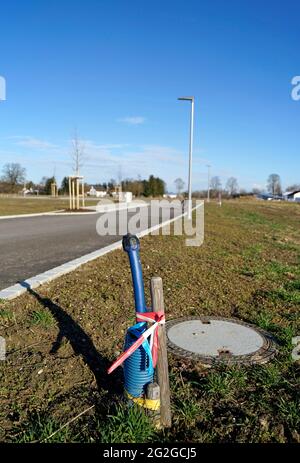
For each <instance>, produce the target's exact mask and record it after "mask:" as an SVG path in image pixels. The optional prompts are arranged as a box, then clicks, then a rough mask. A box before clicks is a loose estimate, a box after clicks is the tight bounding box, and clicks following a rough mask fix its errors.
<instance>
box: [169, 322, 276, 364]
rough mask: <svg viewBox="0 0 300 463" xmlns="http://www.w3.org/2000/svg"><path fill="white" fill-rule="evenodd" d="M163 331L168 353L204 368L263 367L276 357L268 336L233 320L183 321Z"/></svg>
mask: <svg viewBox="0 0 300 463" xmlns="http://www.w3.org/2000/svg"><path fill="white" fill-rule="evenodd" d="M166 328H167V338H168V347H169V350H170V351H171V352H173V353H174V354H176V355H179V356H181V357H185V358H189V359H194V360H198V361H200V362H201V363H203V364H204V365H212V364H213V363H224V362H225V363H230V364H233V363H243V364H249V363H266V362H267V361H269V360H270V359H271V358H273V357H274V355H275V354H276V348H275V342H274V339H273V338H272V336H271V335H270V334H268V333H267V332H265V331H263V330H261V329H259V328H257V327H254V326H253V325H249V324H247V323H244V322H241V321H240V320H236V319H229V318H223V317H184V318H180V319H177V320H170V321H168V322H167V323H166Z"/></svg>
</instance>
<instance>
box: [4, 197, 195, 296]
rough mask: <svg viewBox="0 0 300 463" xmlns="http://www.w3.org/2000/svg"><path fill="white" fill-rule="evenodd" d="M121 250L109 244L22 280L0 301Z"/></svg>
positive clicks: (158, 225)
mask: <svg viewBox="0 0 300 463" xmlns="http://www.w3.org/2000/svg"><path fill="white" fill-rule="evenodd" d="M201 205H202V204H199V205H198V206H195V207H194V208H193V209H192V210H193V211H194V210H195V209H197V208H198V207H200V206H201ZM186 215H187V213H186V212H185V213H184V214H181V215H179V216H177V217H174V218H173V219H170V220H166V221H165V222H163V223H161V224H157V225H154V226H153V227H150V228H148V229H147V230H143V231H141V232H140V233H137V236H138V237H139V238H142V237H143V236H146V235H149V234H150V233H152V232H154V231H156V230H159V229H160V228H163V227H165V226H166V225H169V224H171V223H172V222H175V220H178V219H180V218H182V217H184V216H186ZM121 248H122V240H119V241H116V242H115V243H112V244H109V245H108V246H105V247H104V248H101V249H98V250H96V251H92V252H90V253H88V254H85V255H84V256H82V257H78V258H77V259H73V260H71V261H69V262H66V263H65V264H62V265H59V266H58V267H54V268H52V269H50V270H47V271H46V272H43V273H40V274H39V275H36V276H33V277H31V278H28V279H27V280H24V281H22V282H20V283H17V284H15V285H13V286H9V287H8V288H5V289H2V290H1V291H0V300H1V299H2V300H12V299H15V298H16V297H18V296H21V295H22V294H24V293H26V291H27V290H28V289H30V288H32V289H35V288H37V287H38V286H41V285H42V284H45V283H49V282H50V281H53V280H55V279H56V278H59V277H60V276H62V275H65V274H66V273H70V272H72V271H73V270H76V269H77V268H79V267H81V266H82V265H83V264H87V263H88V262H91V261H93V260H95V259H98V257H101V256H104V255H105V254H108V253H109V252H112V251H115V250H117V249H121Z"/></svg>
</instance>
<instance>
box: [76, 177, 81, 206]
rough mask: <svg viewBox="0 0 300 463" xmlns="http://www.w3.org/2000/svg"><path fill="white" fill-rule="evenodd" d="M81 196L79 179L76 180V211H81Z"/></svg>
mask: <svg viewBox="0 0 300 463" xmlns="http://www.w3.org/2000/svg"><path fill="white" fill-rule="evenodd" d="M79 195H80V191H79V178H76V209H77V210H79V209H80V204H79Z"/></svg>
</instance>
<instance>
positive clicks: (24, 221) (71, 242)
mask: <svg viewBox="0 0 300 463" xmlns="http://www.w3.org/2000/svg"><path fill="white" fill-rule="evenodd" d="M140 211H141V213H142V216H143V217H144V218H146V217H147V218H148V220H142V221H141V222H145V223H144V225H143V226H142V227H141V229H147V228H149V227H150V226H151V224H150V219H149V217H150V210H149V208H146V207H145V208H142V209H140ZM171 212H172V213H171V217H173V216H174V214H173V211H171ZM133 214H134V213H133V212H130V211H128V220H130V218H131V217H132V216H133ZM176 214H177V213H176ZM100 216H101V214H93V215H90V214H85V215H78V216H74V215H72V216H59V215H53V216H38V217H30V218H29V217H28V218H15V219H5V220H0V250H1V275H0V289H4V288H7V287H8V286H11V285H14V284H15V283H17V282H18V281H20V280H25V279H27V278H30V277H32V276H35V275H37V274H39V273H42V272H45V271H47V270H50V269H52V268H54V267H57V266H58V265H61V264H64V263H66V262H68V261H70V260H72V259H76V258H78V257H81V256H83V255H85V254H87V253H89V252H92V251H96V250H97V249H100V248H103V247H105V246H107V245H108V244H111V243H113V242H115V241H118V240H120V239H121V236H119V235H117V236H116V235H114V236H99V234H98V233H97V231H96V223H97V220H98V219H99V217H100ZM154 218H155V219H156V220H157V221H159V222H161V220H162V219H161V214H160V217H158V214H157V216H156V217H154ZM163 220H165V219H163ZM117 224H118V218H117Z"/></svg>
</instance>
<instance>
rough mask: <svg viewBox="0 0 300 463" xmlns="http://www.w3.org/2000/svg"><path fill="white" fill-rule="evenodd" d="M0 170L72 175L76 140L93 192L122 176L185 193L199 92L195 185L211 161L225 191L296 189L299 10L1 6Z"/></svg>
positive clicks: (135, 4) (202, 4)
mask: <svg viewBox="0 0 300 463" xmlns="http://www.w3.org/2000/svg"><path fill="white" fill-rule="evenodd" d="M0 13H1V28H0V75H1V76H3V77H5V79H6V85H7V95H6V100H5V101H1V102H0V168H1V167H2V166H3V164H5V163H7V162H20V163H21V164H22V165H23V166H24V167H26V170H27V177H28V179H33V180H34V181H39V180H40V179H41V177H42V176H44V175H46V176H47V175H48V176H51V175H52V174H53V172H54V169H55V172H56V176H57V178H58V180H59V181H60V180H61V179H62V177H63V176H64V175H68V174H70V173H71V172H72V166H71V161H70V152H71V146H70V138H71V135H72V133H73V131H74V128H75V127H77V130H78V133H79V134H80V137H81V138H82V139H83V140H85V147H86V149H85V151H86V159H85V164H84V166H83V169H82V173H83V174H84V175H85V178H86V181H88V182H91V183H95V182H101V181H105V180H106V181H107V180H109V179H110V178H117V177H118V172H119V171H120V169H121V171H122V176H123V177H136V176H137V175H141V176H142V177H147V176H148V175H149V174H151V173H153V174H155V175H159V176H160V177H162V178H164V179H165V181H166V182H167V185H168V188H169V190H174V189H175V187H174V183H173V182H174V180H175V179H176V178H177V177H182V178H183V179H184V180H185V182H186V183H187V160H188V133H189V132H188V131H189V109H190V108H189V104H188V103H185V102H179V101H177V97H179V96H182V95H194V96H195V153H194V166H193V187H194V189H198V188H205V187H206V175H207V174H206V167H205V166H206V164H207V163H208V162H209V163H210V164H211V165H212V175H219V176H220V177H221V179H222V181H223V185H224V184H225V183H226V180H227V178H228V177H229V176H235V177H237V178H238V181H239V184H240V186H241V187H244V188H253V187H254V186H259V187H264V186H265V184H266V179H267V177H268V175H269V174H270V173H273V172H275V173H278V174H280V175H281V178H282V182H283V185H284V186H287V185H288V184H291V183H295V182H298V183H299V182H300V169H299V164H300V162H299V151H300V150H299V146H300V135H299V134H300V130H299V129H300V101H294V100H292V98H291V91H292V85H291V80H292V78H293V77H294V76H297V75H300V48H299V43H300V28H299V19H300V5H299V2H298V1H290V2H283V1H282V0H281V1H276V0H272V1H271V0H270V1H264V2H261V1H257V0H251V1H250V0H249V1H248V0H247V1H245V0H239V1H237V0H236V1H235V0H228V1H225V0H224V1H221V0H217V1H214V2H211V1H194V0H189V1H187V0H185V1H183V0H182V1H181V0H180V1H177V0H172V1H169V0H164V1H156V0H151V1H145V0H139V1H135V0H130V1H126V0H123V1H119V0H97V1H96V0H85V1H83V0H81V1H79V0H72V2H71V1H69V0H60V1H58V0H52V1H51V2H46V1H43V0H36V1H34V0H27V1H26V2H24V1H23V0H19V1H16V0H10V1H9V2H8V1H3V2H2V5H1V8H0Z"/></svg>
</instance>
